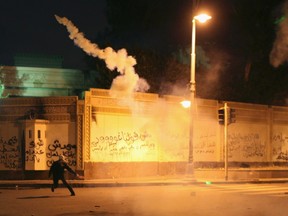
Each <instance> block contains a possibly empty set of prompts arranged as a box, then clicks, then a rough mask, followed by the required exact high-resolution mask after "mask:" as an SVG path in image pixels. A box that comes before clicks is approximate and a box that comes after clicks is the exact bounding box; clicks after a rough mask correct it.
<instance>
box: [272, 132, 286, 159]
mask: <svg viewBox="0 0 288 216" xmlns="http://www.w3.org/2000/svg"><path fill="white" fill-rule="evenodd" d="M272 157H273V160H277V161H287V160H288V135H286V134H285V133H284V132H278V133H274V134H273V135H272Z"/></svg>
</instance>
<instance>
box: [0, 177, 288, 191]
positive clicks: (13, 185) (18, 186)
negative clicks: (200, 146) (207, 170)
mask: <svg viewBox="0 0 288 216" xmlns="http://www.w3.org/2000/svg"><path fill="white" fill-rule="evenodd" d="M68 182H69V184H70V185H71V186H72V187H74V188H92V187H143V186H169V185H183V186H188V185H196V184H197V185H201V184H202V185H211V184H275V183H288V179H270V180H265V179H254V180H246V181H245V180H235V181H233V180H230V181H229V180H228V181H225V180H223V181H219V180H215V181H213V180H209V181H208V180H207V181H205V180H201V181H197V180H195V181H194V180H191V179H190V180H186V181H185V180H181V181H173V180H172V181H169V180H167V181H150V182H149V181H148V182H117V181H115V182H100V181H99V182H78V181H77V182H73V180H68ZM51 184H52V181H51V182H48V181H47V182H45V183H39V182H35V181H33V182H26V181H23V182H21V181H17V182H13V181H12V182H9V181H5V182H2V183H1V182H0V190H3V189H4V190H5V189H10V190H23V189H40V188H50V187H51ZM59 187H60V188H61V187H65V186H64V185H63V184H62V182H61V181H60V182H59Z"/></svg>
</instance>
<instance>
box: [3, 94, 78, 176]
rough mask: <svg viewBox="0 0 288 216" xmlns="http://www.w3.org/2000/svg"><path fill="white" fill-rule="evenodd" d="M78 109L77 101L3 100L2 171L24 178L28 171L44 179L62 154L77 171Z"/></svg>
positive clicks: (60, 99) (44, 99)
mask: <svg viewBox="0 0 288 216" xmlns="http://www.w3.org/2000/svg"><path fill="white" fill-rule="evenodd" d="M76 107H77V97H42V98H5V99H1V100H0V170H2V171H15V173H16V174H15V175H18V174H17V172H21V173H22V174H21V178H25V175H26V174H25V172H26V171H27V173H28V172H29V171H36V172H35V173H37V172H38V173H39V174H40V175H41V176H42V174H41V172H40V171H46V172H48V170H49V168H50V166H51V165H52V162H53V161H55V160H58V156H59V155H60V154H61V155H64V156H65V157H66V161H67V162H68V164H69V165H70V166H71V167H72V168H74V169H76V164H77V162H76V161H77V150H78V149H77V132H76V130H77V126H76V125H77V122H76ZM31 110H33V113H34V115H33V118H32V117H31V115H30V113H31ZM80 151H82V150H80ZM9 175H11V176H10V178H13V179H14V178H15V177H14V174H13V173H12V174H11V172H10V174H9ZM28 175H29V174H28ZM35 176H37V175H36V174H35ZM35 176H34V177H35ZM46 176H47V175H46ZM2 177H3V178H4V177H5V178H7V176H4V175H3V176H2Z"/></svg>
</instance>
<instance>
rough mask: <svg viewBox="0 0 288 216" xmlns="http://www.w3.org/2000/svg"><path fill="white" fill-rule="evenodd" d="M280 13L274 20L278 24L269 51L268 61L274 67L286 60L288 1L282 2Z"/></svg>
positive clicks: (287, 50)
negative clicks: (277, 18) (274, 38)
mask: <svg viewBox="0 0 288 216" xmlns="http://www.w3.org/2000/svg"><path fill="white" fill-rule="evenodd" d="M282 13H283V15H282V17H281V18H280V19H279V20H277V21H276V22H275V24H278V31H277V34H276V40H275V41H274V44H273V48H272V51H271V53H270V63H271V65H273V66H274V67H279V66H280V65H281V64H283V63H284V62H285V61H288V19H287V17H288V1H286V2H285V3H284V5H283V8H282Z"/></svg>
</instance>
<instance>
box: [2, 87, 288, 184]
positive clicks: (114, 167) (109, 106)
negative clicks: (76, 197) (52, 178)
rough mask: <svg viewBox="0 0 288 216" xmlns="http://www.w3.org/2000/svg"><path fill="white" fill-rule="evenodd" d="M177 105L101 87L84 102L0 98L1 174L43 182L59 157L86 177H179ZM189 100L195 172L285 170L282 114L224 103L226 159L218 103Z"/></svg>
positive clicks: (181, 154) (186, 121)
mask: <svg viewBox="0 0 288 216" xmlns="http://www.w3.org/2000/svg"><path fill="white" fill-rule="evenodd" d="M181 100H182V98H180V97H175V96H163V97H159V96H158V95H155V94H143V93H135V94H133V95H132V97H131V98H122V99H119V98H114V97H112V96H110V94H109V91H108V90H103V89H91V90H90V91H87V92H85V100H84V101H79V100H78V99H77V97H41V98H6V99H1V100H0V170H1V171H2V172H4V171H7V172H9V175H14V174H13V173H14V172H16V173H17V172H18V174H19V172H21V178H26V177H27V176H33V175H32V174H31V172H33V171H35V173H39V176H41V178H42V176H43V172H47V171H48V169H49V167H50V166H51V163H52V161H53V160H55V159H56V158H57V156H58V155H59V154H64V155H65V156H67V161H68V163H69V164H70V165H71V166H72V167H73V168H74V169H77V170H83V171H84V173H85V178H87V179H89V178H90V179H92V178H113V177H114V178H115V177H131V176H149V175H175V174H185V173H186V171H187V164H188V158H189V152H191V149H190V147H189V139H190V135H189V127H190V119H191V115H190V112H189V110H187V109H184V108H183V107H182V106H181V105H180V101H181ZM196 102H197V104H196V109H195V113H194V114H193V116H192V117H193V119H194V121H193V122H194V127H193V128H194V132H193V137H192V138H193V149H192V150H193V156H194V157H193V159H194V161H193V162H194V167H195V171H197V172H198V171H199V172H198V173H203V170H206V171H207V169H213V172H214V171H216V172H217V171H220V173H222V174H223V168H224V162H225V157H226V156H227V157H228V167H229V169H230V170H234V171H233V173H234V174H233V176H234V177H235V178H237V176H238V177H239V178H242V177H241V176H243V175H245V176H246V177H247V176H257V175H258V174H256V173H259V172H258V171H257V172H256V171H255V170H257V169H260V170H261V172H262V173H263V170H264V171H265V173H266V174H265V175H263V176H273V174H272V172H273V171H275V168H276V169H278V168H279V169H278V174H279V173H283V172H284V171H283V170H286V169H287V165H286V163H287V159H288V156H287V155H288V141H287V140H288V129H287V128H288V117H287V116H288V115H287V114H288V108H286V107H269V106H265V105H256V104H244V103H235V102H227V103H228V106H229V107H232V108H234V109H235V110H236V123H233V124H230V125H229V126H228V145H227V147H228V154H227V155H226V154H225V146H224V137H223V134H224V127H223V125H219V123H218V119H217V117H218V114H217V111H218V109H219V108H220V107H222V106H223V105H224V102H219V101H215V100H204V99H197V100H196ZM31 110H33V113H34V115H31ZM31 117H33V118H31ZM39 131H40V132H39ZM39 133H40V135H39ZM242 169H247V170H248V172H246V173H245V172H242V171H243V170H242ZM252 169H253V170H254V171H253V175H252V174H251V172H250V171H251V170H252ZM239 170H240V171H241V172H240V173H242V174H240V173H239V172H238V171H239ZM268 170H270V171H268ZM279 170H280V171H279ZM266 171H267V172H266ZM268 172H270V174H267V173H268ZM11 173H12V174H11ZM23 173H24V174H23ZM35 173H34V174H35ZM243 173H245V174H243ZM18 174H17V178H18V177H19V175H18ZM46 174H47V173H46ZM204 174H205V175H208V173H207V172H205V173H204ZM238 174H239V175H238ZM278 174H277V175H274V176H278ZM201 175H202V174H201ZM2 176H3V175H2ZM23 176H24V177H23ZM258 176H261V175H260V174H259V175H258Z"/></svg>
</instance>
